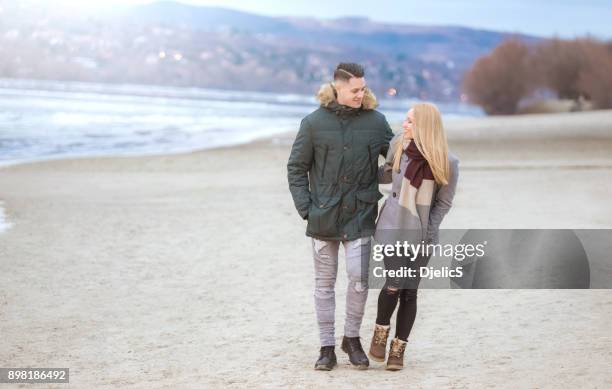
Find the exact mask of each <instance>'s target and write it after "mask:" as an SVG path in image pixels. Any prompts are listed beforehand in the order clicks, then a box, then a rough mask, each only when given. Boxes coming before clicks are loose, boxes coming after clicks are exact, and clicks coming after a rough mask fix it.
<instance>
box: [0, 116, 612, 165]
mask: <svg viewBox="0 0 612 389" xmlns="http://www.w3.org/2000/svg"><path fill="white" fill-rule="evenodd" d="M555 119H556V122H557V124H556V125H552V124H551V122H553V121H555ZM559 121H562V122H559ZM585 121H586V122H588V126H587V128H582V129H579V130H577V128H580V127H581V126H582V125H583V124H584V123H585ZM608 123H612V110H600V111H588V112H570V113H567V112H563V113H543V114H525V115H511V116H484V117H466V118H454V119H451V120H448V121H447V122H445V129H446V133H447V138H448V140H449V143H451V144H452V143H453V142H455V143H462V142H469V141H478V142H481V143H489V144H496V143H499V142H502V141H510V142H521V141H522V142H530V141H536V140H550V141H552V142H554V141H558V140H575V141H578V142H583V141H585V140H593V141H598V140H604V141H612V126H611V125H610V124H608ZM513 125H514V126H515V127H512V126H513ZM391 127H392V129H393V130H394V132H396V133H397V132H398V131H399V129H400V128H401V124H399V123H393V124H391ZM533 127H537V131H534V130H533ZM295 134H296V131H281V132H279V133H277V134H272V135H266V136H263V137H261V138H256V139H251V140H247V141H244V142H240V143H233V144H228V145H222V146H213V147H210V148H197V149H193V150H180V151H176V152H159V153H158V152H151V153H137V152H134V153H130V152H127V153H125V154H108V155H72V156H71V155H63V156H56V157H39V158H33V159H29V160H22V161H8V162H0V170H2V169H6V168H11V167H14V166H21V165H31V164H44V163H47V162H54V161H79V160H88V159H96V160H100V159H112V158H122V159H126V158H127V159H138V158H156V157H159V158H163V157H172V156H181V155H190V154H194V153H205V152H209V151H218V150H227V149H233V148H239V147H245V146H249V145H257V144H259V143H271V144H272V145H275V146H287V145H289V146H290V145H291V143H292V142H293V138H294V137H295ZM594 165H598V166H605V167H606V168H607V166H608V165H601V164H597V163H595V164H594Z"/></svg>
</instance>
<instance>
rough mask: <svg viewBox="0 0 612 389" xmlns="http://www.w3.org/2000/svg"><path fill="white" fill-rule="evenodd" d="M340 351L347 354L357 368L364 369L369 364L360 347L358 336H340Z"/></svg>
mask: <svg viewBox="0 0 612 389" xmlns="http://www.w3.org/2000/svg"><path fill="white" fill-rule="evenodd" d="M342 351H344V352H345V353H347V354H348V355H349V361H351V364H352V365H353V366H357V367H358V368H359V370H365V369H367V368H368V366H370V360H369V359H368V357H367V356H366V354H365V352H364V351H363V347H361V342H360V341H359V337H358V336H357V337H354V338H347V337H346V336H345V337H344V338H342Z"/></svg>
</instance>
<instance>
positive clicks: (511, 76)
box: [463, 39, 533, 115]
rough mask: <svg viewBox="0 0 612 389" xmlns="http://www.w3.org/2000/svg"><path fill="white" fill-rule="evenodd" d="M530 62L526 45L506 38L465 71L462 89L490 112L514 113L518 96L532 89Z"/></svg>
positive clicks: (493, 113)
mask: <svg viewBox="0 0 612 389" xmlns="http://www.w3.org/2000/svg"><path fill="white" fill-rule="evenodd" d="M530 65H531V64H530V57H529V48H528V47H527V45H525V44H524V43H522V42H521V41H519V40H517V39H509V40H506V41H504V42H502V43H501V44H500V45H499V46H497V47H496V48H495V49H494V50H493V52H492V53H491V54H489V55H487V56H485V57H481V58H480V59H478V60H477V61H476V63H475V64H474V66H473V67H472V68H471V69H470V70H469V71H468V72H467V73H466V75H465V78H464V84H463V88H464V91H465V92H466V93H467V95H468V97H469V99H470V101H472V102H474V103H476V104H478V105H480V106H481V107H482V108H483V109H484V110H485V112H486V113H487V114H489V115H504V114H506V115H508V114H514V113H516V110H517V106H518V102H519V101H520V100H521V98H523V97H525V96H526V95H528V94H529V93H530V92H531V91H532V90H533V84H532V72H531V71H530Z"/></svg>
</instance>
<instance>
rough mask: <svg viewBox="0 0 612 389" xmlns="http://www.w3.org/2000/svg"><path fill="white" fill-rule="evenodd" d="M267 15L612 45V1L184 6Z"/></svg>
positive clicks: (193, 0)
mask: <svg viewBox="0 0 612 389" xmlns="http://www.w3.org/2000/svg"><path fill="white" fill-rule="evenodd" d="M57 2H64V3H74V2H77V3H80V4H83V3H89V4H93V3H98V4H106V6H110V5H112V4H118V3H121V4H126V3H148V2H152V1H149V0H121V1H119V0H85V1H84V0H78V1H77V0H55V1H54V3H57ZM180 2H183V3H189V4H200V5H215V6H223V7H226V8H232V9H237V10H242V11H247V12H252V13H257V14H262V15H271V16H312V17H317V18H337V17H342V16H365V17H368V18H370V19H373V20H376V21H382V22H394V23H409V24H429V25H458V26H467V27H474V28H483V29H489V30H496V31H507V32H521V33H527V34H532V35H538V36H544V37H550V36H553V35H558V36H561V37H566V38H572V37H576V36H585V35H592V36H595V37H598V38H602V39H612V22H611V20H612V0H608V1H606V0H584V1H574V0H554V1H551V0H507V1H492V0H488V1H486V0H420V1H414V0H366V1H355V0H307V1H278V0H275V1H272V0H180Z"/></svg>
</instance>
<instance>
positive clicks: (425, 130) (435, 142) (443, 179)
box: [393, 103, 450, 185]
mask: <svg viewBox="0 0 612 389" xmlns="http://www.w3.org/2000/svg"><path fill="white" fill-rule="evenodd" d="M412 110H413V113H414V122H413V123H412V136H413V138H414V143H415V144H416V147H417V148H418V149H419V151H420V152H421V154H423V157H425V159H426V160H427V162H428V163H429V167H430V168H431V171H432V172H433V176H434V179H435V180H436V182H437V183H438V184H441V185H446V184H448V179H449V177H450V165H449V163H448V143H447V142H446V133H445V132H444V127H443V126H442V116H441V115H440V111H439V110H438V107H436V106H435V105H434V104H432V103H417V104H415V105H413V106H412ZM403 145H404V135H403V134H402V136H401V137H400V139H398V142H397V143H396V146H395V153H394V154H393V170H395V171H399V170H400V160H401V158H402V153H403V152H404V148H403Z"/></svg>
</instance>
